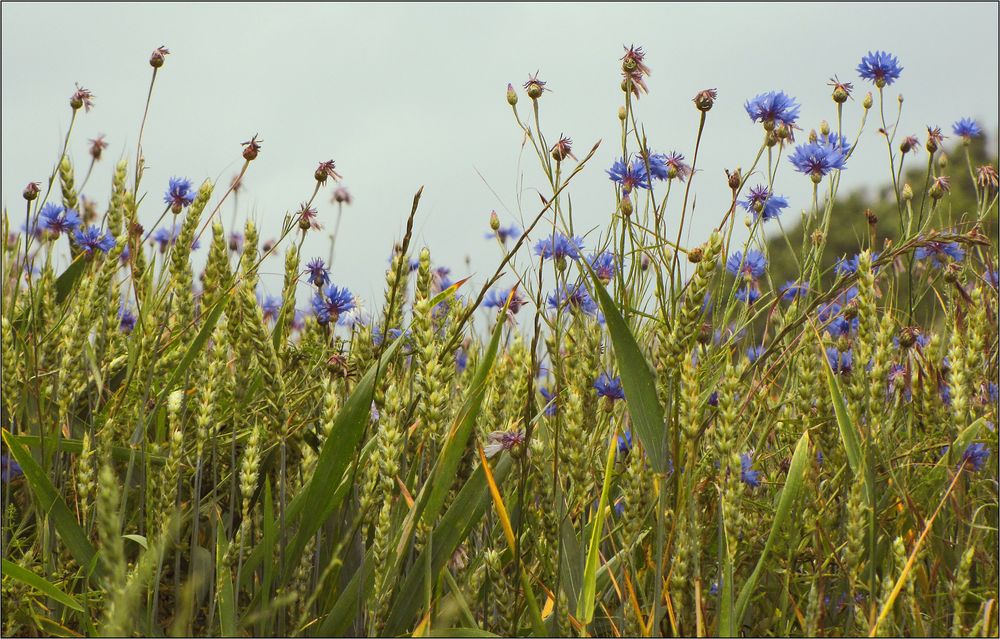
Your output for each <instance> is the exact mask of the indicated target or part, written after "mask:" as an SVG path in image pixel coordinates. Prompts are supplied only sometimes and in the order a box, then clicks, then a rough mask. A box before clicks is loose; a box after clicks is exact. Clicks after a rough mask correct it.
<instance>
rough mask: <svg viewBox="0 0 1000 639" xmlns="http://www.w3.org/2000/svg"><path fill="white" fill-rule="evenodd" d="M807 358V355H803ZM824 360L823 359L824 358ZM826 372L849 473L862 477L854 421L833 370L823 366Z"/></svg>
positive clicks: (861, 462)
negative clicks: (849, 468)
mask: <svg viewBox="0 0 1000 639" xmlns="http://www.w3.org/2000/svg"><path fill="white" fill-rule="evenodd" d="M803 356H804V357H808V355H803ZM824 359H825V357H824ZM823 370H824V371H826V383H827V386H829V388H830V399H831V400H832V401H833V411H834V413H835V414H836V415H837V426H839V427H840V437H841V439H842V440H843V441H844V450H845V451H846V452H847V463H848V464H850V466H851V472H852V473H853V474H854V476H855V477H858V476H859V475H860V476H863V475H864V474H865V473H864V467H863V460H862V454H861V438H860V436H859V435H858V430H857V428H855V427H854V420H852V419H851V416H850V414H849V413H848V412H847V404H846V403H845V402H844V394H843V393H842V392H841V391H840V383H839V382H838V381H837V377H836V376H835V375H834V374H833V369H831V368H830V367H829V366H828V365H826V364H823Z"/></svg>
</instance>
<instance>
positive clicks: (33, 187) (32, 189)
mask: <svg viewBox="0 0 1000 639" xmlns="http://www.w3.org/2000/svg"><path fill="white" fill-rule="evenodd" d="M40 186H41V183H39V182H28V186H26V187H24V192H23V193H22V195H23V196H24V199H26V200H28V201H29V202H31V201H32V200H34V199H35V198H37V197H38V190H39V187H40Z"/></svg>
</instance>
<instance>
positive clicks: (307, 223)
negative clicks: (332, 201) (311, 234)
mask: <svg viewBox="0 0 1000 639" xmlns="http://www.w3.org/2000/svg"><path fill="white" fill-rule="evenodd" d="M299 228H300V229H302V230H303V231H308V230H309V229H312V230H314V231H318V230H320V229H322V228H323V225H322V224H320V223H319V217H318V213H317V212H316V209H314V208H312V207H310V206H307V205H306V204H303V205H302V207H301V208H300V209H299Z"/></svg>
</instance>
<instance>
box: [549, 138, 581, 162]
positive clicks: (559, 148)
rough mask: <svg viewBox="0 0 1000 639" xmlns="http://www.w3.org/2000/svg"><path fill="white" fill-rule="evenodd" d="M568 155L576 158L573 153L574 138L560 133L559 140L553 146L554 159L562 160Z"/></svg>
mask: <svg viewBox="0 0 1000 639" xmlns="http://www.w3.org/2000/svg"><path fill="white" fill-rule="evenodd" d="M568 157H570V158H573V159H574V160H575V159H576V157H575V156H574V155H573V140H571V139H570V138H568V137H566V136H564V135H562V134H560V135H559V141H558V142H556V143H555V144H554V145H553V146H552V159H553V160H555V161H556V162H562V161H563V160H565V159H566V158H568Z"/></svg>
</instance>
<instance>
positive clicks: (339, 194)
mask: <svg viewBox="0 0 1000 639" xmlns="http://www.w3.org/2000/svg"><path fill="white" fill-rule="evenodd" d="M352 201H353V198H352V197H351V194H350V192H349V191H348V190H347V188H346V187H343V186H338V187H337V188H335V189H334V190H333V202H334V203H336V204H348V205H349V204H350V203H351V202H352Z"/></svg>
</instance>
